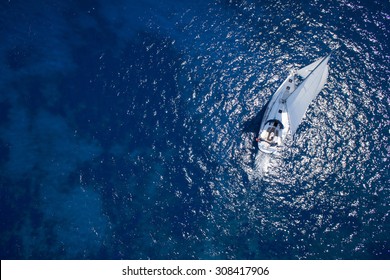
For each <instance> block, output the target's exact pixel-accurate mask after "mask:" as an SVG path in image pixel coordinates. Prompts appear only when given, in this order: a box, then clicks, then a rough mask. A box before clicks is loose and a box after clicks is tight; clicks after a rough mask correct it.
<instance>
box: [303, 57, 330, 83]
mask: <svg viewBox="0 0 390 280" xmlns="http://www.w3.org/2000/svg"><path fill="white" fill-rule="evenodd" d="M323 59H324V58H323V57H321V58H320V59H318V60H316V61H314V62H313V63H311V64H309V65H307V66H305V67H303V68H301V69H299V70H298V71H297V74H298V75H299V76H301V77H302V78H306V77H307V76H309V74H310V73H311V72H312V71H313V70H314V69H316V67H317V66H318V65H319V64H320V63H321V61H322V60H323Z"/></svg>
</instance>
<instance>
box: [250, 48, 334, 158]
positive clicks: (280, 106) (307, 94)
mask: <svg viewBox="0 0 390 280" xmlns="http://www.w3.org/2000/svg"><path fill="white" fill-rule="evenodd" d="M330 56H331V54H330V55H328V56H325V57H321V58H320V59H318V60H316V61H314V62H313V63H311V64H309V65H307V66H305V67H303V68H301V69H299V70H292V71H291V72H290V74H289V75H288V77H287V78H286V80H284V82H283V83H282V84H281V85H280V87H279V88H278V89H277V90H276V92H275V93H274V95H273V96H272V98H271V100H270V102H269V104H268V107H267V109H266V110H265V113H264V117H263V119H262V121H261V124H260V131H259V136H258V138H256V141H257V142H258V147H259V150H260V151H262V152H264V153H267V154H273V153H275V152H277V151H278V150H280V149H281V147H283V143H284V141H285V139H286V137H287V135H289V134H291V136H293V135H294V134H295V132H296V131H297V128H298V126H299V124H300V123H301V121H302V119H303V117H304V115H305V113H306V110H307V108H308V107H309V105H310V103H311V102H312V101H313V100H314V99H315V98H316V97H317V95H318V94H319V93H320V92H321V90H322V88H323V87H324V85H325V83H326V81H327V79H328V74H329V66H328V61H329V59H330Z"/></svg>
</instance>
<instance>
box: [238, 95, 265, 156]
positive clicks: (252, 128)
mask: <svg viewBox="0 0 390 280" xmlns="http://www.w3.org/2000/svg"><path fill="white" fill-rule="evenodd" d="M268 104H269V101H268V102H267V103H266V104H265V105H264V106H263V108H262V109H261V110H260V111H259V112H258V113H257V114H256V116H254V117H253V118H250V119H248V120H246V121H245V122H244V123H243V124H242V134H244V133H254V134H255V137H254V138H253V139H252V145H253V146H254V147H255V154H256V153H257V152H258V146H257V141H256V138H257V136H258V134H259V130H260V125H261V122H262V120H263V117H264V114H265V110H266V109H267V107H268Z"/></svg>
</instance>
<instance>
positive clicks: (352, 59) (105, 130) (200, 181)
mask: <svg viewBox="0 0 390 280" xmlns="http://www.w3.org/2000/svg"><path fill="white" fill-rule="evenodd" d="M389 35H390V2H389V1H388V0H372V1H369V0H357V1H355V0H326V1H325V0H305V1H292V0H285V1H284V0H275V1H273V0H272V1H271V0H268V1H267V0H264V1H261V0H257V1H255V0H241V1H240V0H216V1H211V0H200V1H194V0H182V1H178V0H163V1H158V0H118V1H110V0H96V1H92V0H68V1H62V0H61V1H60V0H54V1H45V0H35V1H27V0H1V2H0V248H1V249H0V258H1V259H390V174H389V169H390V168H389V152H390V145H389V119H390V118H389V97H390V94H389V93H390V92H389V86H390V85H389V76H390V52H389V42H390V38H389ZM332 50H335V52H334V54H333V55H332V58H331V60H330V63H329V66H330V73H329V79H328V83H327V84H326V85H325V87H324V89H323V90H322V92H321V93H320V94H319V96H318V98H317V99H316V100H315V101H314V102H313V103H312V104H311V106H310V107H309V109H308V111H307V114H306V117H305V118H304V120H303V122H302V124H301V126H300V127H299V129H298V131H297V133H296V135H295V136H294V138H293V139H290V140H289V141H288V142H287V145H286V146H285V147H284V149H283V150H282V152H281V153H279V154H278V155H273V156H266V155H264V154H261V152H259V151H258V150H257V147H256V144H255V142H254V138H255V137H256V134H257V132H258V129H259V120H260V119H261V114H262V112H263V111H264V108H265V106H266V104H267V102H268V100H269V99H270V98H271V96H272V94H273V92H274V91H275V90H276V89H277V88H278V87H279V85H280V84H281V82H282V81H283V80H284V79H285V78H286V77H287V75H288V73H289V71H290V70H291V69H293V68H299V67H302V66H305V65H307V64H309V63H311V62H313V61H314V60H315V59H317V58H319V57H321V56H324V55H327V54H329V53H330V52H331V51H332Z"/></svg>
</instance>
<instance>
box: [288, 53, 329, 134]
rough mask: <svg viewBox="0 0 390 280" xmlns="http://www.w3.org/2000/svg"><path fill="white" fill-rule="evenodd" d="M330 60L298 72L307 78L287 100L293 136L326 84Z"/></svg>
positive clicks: (320, 60)
mask: <svg viewBox="0 0 390 280" xmlns="http://www.w3.org/2000/svg"><path fill="white" fill-rule="evenodd" d="M329 58H330V55H329V56H327V57H323V58H320V59H319V60H317V61H315V62H313V63H312V64H310V65H308V66H306V67H303V68H302V69H300V70H298V71H297V74H299V75H300V76H302V77H303V78H305V80H303V82H302V83H301V84H300V85H299V86H298V87H297V89H296V90H295V91H294V92H293V93H291V95H290V96H289V97H288V98H287V100H286V105H287V111H288V115H289V119H290V130H291V134H292V135H294V133H295V131H296V130H297V128H298V126H299V124H300V123H301V121H302V118H303V116H304V115H305V113H306V110H307V108H308V107H309V105H310V103H311V102H312V101H313V100H314V99H315V98H316V97H317V95H318V93H320V91H321V90H322V88H323V87H324V85H325V83H326V80H327V78H328V73H329V69H328V61H329Z"/></svg>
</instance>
